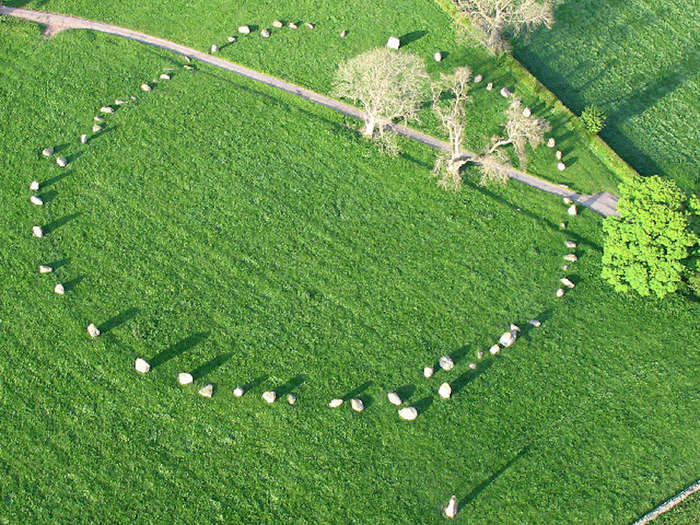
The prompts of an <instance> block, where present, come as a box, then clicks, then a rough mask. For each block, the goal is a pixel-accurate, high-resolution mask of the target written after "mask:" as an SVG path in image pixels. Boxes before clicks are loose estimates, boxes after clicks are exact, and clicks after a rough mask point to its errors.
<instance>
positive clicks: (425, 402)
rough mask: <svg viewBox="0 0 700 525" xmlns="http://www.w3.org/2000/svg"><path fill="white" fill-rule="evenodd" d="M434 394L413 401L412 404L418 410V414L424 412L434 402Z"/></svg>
mask: <svg viewBox="0 0 700 525" xmlns="http://www.w3.org/2000/svg"><path fill="white" fill-rule="evenodd" d="M433 401H434V400H433V398H432V396H426V397H424V398H423V399H420V400H418V401H416V402H415V403H411V406H412V407H413V408H415V409H416V410H417V411H418V415H421V414H424V413H425V412H426V411H427V410H428V409H429V408H430V407H431V406H432V404H433Z"/></svg>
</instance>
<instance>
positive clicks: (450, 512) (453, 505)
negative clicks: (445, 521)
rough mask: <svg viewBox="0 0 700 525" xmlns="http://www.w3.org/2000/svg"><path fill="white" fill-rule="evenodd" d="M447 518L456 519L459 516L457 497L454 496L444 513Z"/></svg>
mask: <svg viewBox="0 0 700 525" xmlns="http://www.w3.org/2000/svg"><path fill="white" fill-rule="evenodd" d="M443 512H444V514H445V517H446V518H449V519H454V517H455V516H457V496H454V495H453V496H452V497H451V498H450V501H449V502H448V503H447V506H446V507H445V510H444V511H443Z"/></svg>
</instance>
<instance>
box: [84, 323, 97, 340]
mask: <svg viewBox="0 0 700 525" xmlns="http://www.w3.org/2000/svg"><path fill="white" fill-rule="evenodd" d="M87 333H88V334H90V337H93V338H95V337H98V336H99V335H100V329H99V328H97V327H96V326H95V325H94V324H92V323H90V324H89V325H88V327H87Z"/></svg>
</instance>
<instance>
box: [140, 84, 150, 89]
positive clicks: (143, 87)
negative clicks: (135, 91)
mask: <svg viewBox="0 0 700 525" xmlns="http://www.w3.org/2000/svg"><path fill="white" fill-rule="evenodd" d="M150 90H151V86H150V85H149V84H146V83H143V84H141V91H150Z"/></svg>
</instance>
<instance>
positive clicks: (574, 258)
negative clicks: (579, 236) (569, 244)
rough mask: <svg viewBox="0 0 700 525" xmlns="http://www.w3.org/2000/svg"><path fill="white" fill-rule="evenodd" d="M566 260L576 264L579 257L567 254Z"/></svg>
mask: <svg viewBox="0 0 700 525" xmlns="http://www.w3.org/2000/svg"><path fill="white" fill-rule="evenodd" d="M564 260H565V261H569V262H576V261H578V257H576V255H575V254H573V253H567V254H566V255H565V256H564Z"/></svg>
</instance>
